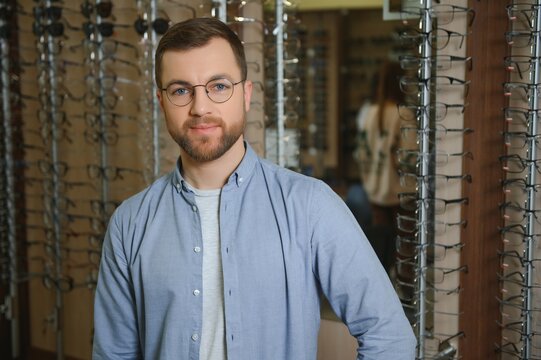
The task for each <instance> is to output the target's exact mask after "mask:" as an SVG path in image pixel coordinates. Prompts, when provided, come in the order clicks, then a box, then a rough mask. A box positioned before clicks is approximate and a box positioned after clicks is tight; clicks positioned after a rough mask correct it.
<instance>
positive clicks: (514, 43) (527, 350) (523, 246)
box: [496, 0, 541, 360]
mask: <svg viewBox="0 0 541 360" xmlns="http://www.w3.org/2000/svg"><path fill="white" fill-rule="evenodd" d="M540 9H541V1H539V0H535V1H525V2H518V3H515V2H513V4H511V5H508V6H507V12H508V16H509V19H510V28H511V31H508V32H507V33H506V37H507V42H508V44H509V45H510V46H511V49H512V52H513V56H510V57H507V58H506V59H508V60H506V68H507V69H508V70H510V71H517V72H518V74H519V75H520V79H521V80H522V81H520V82H514V81H509V82H506V83H505V84H504V88H505V90H504V91H505V95H506V96H507V97H509V102H510V104H509V105H513V104H512V103H513V102H514V101H516V100H517V98H516V97H515V94H516V93H517V91H516V90H524V94H525V97H522V98H521V99H520V101H521V102H525V101H526V102H527V105H528V109H524V108H520V107H518V108H517V107H509V108H507V109H505V112H506V116H505V120H506V125H507V129H506V132H505V133H504V136H505V137H506V138H505V143H506V147H507V148H508V149H509V151H513V149H515V150H517V146H515V145H516V144H517V143H520V144H522V148H521V149H520V152H519V153H515V154H509V153H507V154H506V155H504V156H503V158H505V159H506V164H504V170H505V171H507V172H509V173H510V174H513V173H525V176H524V177H523V178H515V177H507V179H506V180H504V181H503V183H504V192H505V193H506V194H507V197H506V199H505V200H506V202H505V203H504V204H503V206H502V210H503V213H504V219H506V221H510V223H509V222H507V223H506V226H505V228H504V229H505V230H504V231H503V232H502V234H503V236H502V239H503V241H504V246H505V248H504V251H503V252H502V253H500V258H501V268H502V270H501V271H502V273H501V274H500V277H499V278H500V281H501V284H502V285H501V286H502V289H501V290H502V297H501V299H499V301H500V310H501V317H502V319H501V322H499V325H500V327H501V328H502V331H503V332H502V339H503V342H502V344H497V345H496V349H497V350H498V351H499V352H500V353H502V354H503V356H508V355H512V356H513V358H517V359H523V360H526V359H538V358H540V356H541V352H540V351H539V339H538V337H539V324H540V320H541V319H540V317H539V309H540V308H539V305H538V304H539V298H538V296H539V292H538V290H539V271H538V270H537V268H536V263H537V261H538V260H539V258H538V244H539V232H538V228H539V219H538V217H539V215H538V213H539V207H538V205H539V203H538V201H537V199H538V198H537V197H538V188H539V182H538V180H537V177H538V171H539V165H538V162H539V157H538V156H539V155H538V154H539V152H538V150H539V148H538V147H539V140H538V138H539V136H540V132H539V120H540V117H539V116H540V111H539V109H540V103H539V99H540V95H541V92H540V91H541V89H540V81H541V37H540V35H539V34H540V32H541V11H540ZM522 25H526V28H527V30H523V29H521V28H520V27H521V26H522ZM525 41H527V43H526V42H525ZM520 48H522V49H529V51H527V52H526V53H522V52H521V53H520V54H521V55H518V56H516V54H515V52H520V50H521V49H520ZM525 65H526V66H527V68H525ZM521 68H522V70H521ZM528 73H529V78H528V79H525V78H524V77H525V74H528ZM519 112H522V113H523V114H524V122H525V123H526V124H525V131H521V132H518V131H511V127H514V126H516V125H519V124H518V123H519V121H520V120H518V119H517V118H515V115H517V114H518V113H519ZM526 114H527V115H526ZM521 130H522V129H521ZM519 164H520V165H519ZM517 169H519V170H517ZM521 182H522V184H523V186H522V187H521V190H522V193H521V195H520V196H524V202H523V205H522V204H521V202H520V201H521V200H519V199H517V198H515V197H513V195H516V193H514V192H513V191H512V190H513V187H514V186H515V185H517V184H518V183H521ZM514 228H517V229H518V228H520V229H521V231H520V230H518V231H516V232H515V231H514V230H513V229H514ZM519 238H520V239H519ZM513 239H516V240H517V241H512V240H513ZM518 240H520V241H518ZM515 245H516V246H518V247H516V246H515ZM519 300H520V301H519Z"/></svg>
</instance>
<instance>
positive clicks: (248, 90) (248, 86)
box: [244, 80, 253, 111]
mask: <svg viewBox="0 0 541 360" xmlns="http://www.w3.org/2000/svg"><path fill="white" fill-rule="evenodd" d="M252 90H253V84H252V82H251V81H250V80H246V81H245V82H244V108H245V110H246V111H249V110H250V101H251V100H252Z"/></svg>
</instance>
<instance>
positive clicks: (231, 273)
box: [220, 185, 242, 359]
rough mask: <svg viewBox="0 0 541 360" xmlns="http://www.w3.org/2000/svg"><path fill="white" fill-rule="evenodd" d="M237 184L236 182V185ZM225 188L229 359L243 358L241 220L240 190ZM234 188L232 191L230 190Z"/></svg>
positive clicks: (223, 217)
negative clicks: (238, 242)
mask: <svg viewBox="0 0 541 360" xmlns="http://www.w3.org/2000/svg"><path fill="white" fill-rule="evenodd" d="M234 186H235V185H234ZM228 190H230V191H222V198H221V201H220V238H221V253H222V269H223V277H224V307H225V309H224V312H225V337H226V339H225V340H226V347H227V358H228V359H242V355H241V352H240V349H241V340H242V339H241V337H240V330H241V329H240V319H241V313H240V303H241V299H240V298H239V294H238V276H237V263H236V257H235V243H234V240H235V234H234V233H233V230H234V229H235V228H236V225H235V224H236V222H237V221H239V219H238V217H237V216H236V214H237V213H238V209H237V203H236V202H235V201H234V199H235V198H236V197H238V196H239V194H238V189H234V190H233V189H231V188H229V189H228ZM231 190H233V191H231Z"/></svg>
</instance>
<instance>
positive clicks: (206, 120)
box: [184, 116, 224, 127]
mask: <svg viewBox="0 0 541 360" xmlns="http://www.w3.org/2000/svg"><path fill="white" fill-rule="evenodd" d="M201 124H212V125H218V126H224V121H223V120H222V118H220V117H217V116H205V117H198V118H190V119H188V120H187V121H186V122H185V123H184V126H185V127H193V126H198V125H201Z"/></svg>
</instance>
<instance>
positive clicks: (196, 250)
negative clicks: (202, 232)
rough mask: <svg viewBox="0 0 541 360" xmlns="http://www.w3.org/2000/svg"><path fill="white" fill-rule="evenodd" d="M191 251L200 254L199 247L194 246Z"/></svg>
mask: <svg viewBox="0 0 541 360" xmlns="http://www.w3.org/2000/svg"><path fill="white" fill-rule="evenodd" d="M193 251H194V252H196V253H200V252H201V248H200V247H199V246H196V247H194V248H193Z"/></svg>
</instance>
